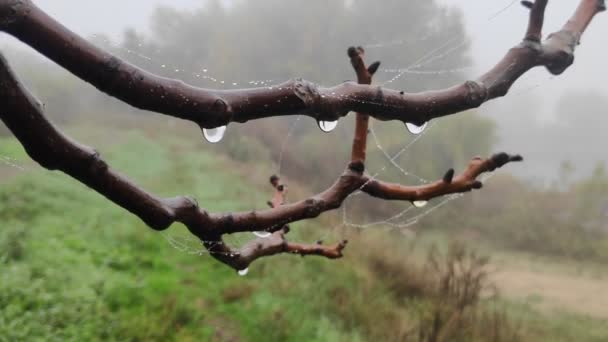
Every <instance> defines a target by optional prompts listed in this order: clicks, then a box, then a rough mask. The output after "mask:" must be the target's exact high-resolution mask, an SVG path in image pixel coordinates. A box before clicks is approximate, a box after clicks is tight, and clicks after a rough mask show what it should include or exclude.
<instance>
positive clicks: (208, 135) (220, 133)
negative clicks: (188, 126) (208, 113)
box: [203, 126, 226, 144]
mask: <svg viewBox="0 0 608 342" xmlns="http://www.w3.org/2000/svg"><path fill="white" fill-rule="evenodd" d="M225 133H226V126H222V127H216V128H203V135H204V136H205V139H207V141H208V142H210V143H212V144H215V143H218V142H220V141H222V139H223V138H224V134H225Z"/></svg>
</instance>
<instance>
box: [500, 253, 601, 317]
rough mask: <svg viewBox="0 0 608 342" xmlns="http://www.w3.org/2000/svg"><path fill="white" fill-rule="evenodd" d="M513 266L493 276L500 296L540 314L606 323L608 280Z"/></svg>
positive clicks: (599, 277)
mask: <svg viewBox="0 0 608 342" xmlns="http://www.w3.org/2000/svg"><path fill="white" fill-rule="evenodd" d="M514 266H515V265H509V264H506V265H500V266H497V267H495V270H494V271H493V272H492V274H493V275H492V280H493V282H494V284H495V285H496V286H497V287H498V289H499V291H500V293H501V295H503V296H505V297H508V298H513V299H519V300H525V301H527V302H530V303H531V304H533V305H535V306H537V307H539V308H541V309H542V310H547V311H554V310H562V311H568V312H572V313H577V314H582V315H588V316H591V317H594V318H600V319H608V276H606V275H595V276H594V275H592V274H585V273H584V272H580V273H579V274H576V273H573V272H570V270H564V272H561V271H558V270H555V269H549V270H539V269H537V268H539V267H530V266H531V265H527V266H528V267H525V266H524V267H517V268H516V267H514ZM533 266H541V265H533Z"/></svg>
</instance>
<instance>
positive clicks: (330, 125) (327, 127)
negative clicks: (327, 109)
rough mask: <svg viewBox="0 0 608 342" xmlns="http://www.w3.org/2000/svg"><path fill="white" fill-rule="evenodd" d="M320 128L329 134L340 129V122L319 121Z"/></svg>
mask: <svg viewBox="0 0 608 342" xmlns="http://www.w3.org/2000/svg"><path fill="white" fill-rule="evenodd" d="M317 124H318V125H319V128H320V129H321V130H322V131H323V132H325V133H329V132H331V131H333V130H334V129H336V127H338V120H336V121H317Z"/></svg>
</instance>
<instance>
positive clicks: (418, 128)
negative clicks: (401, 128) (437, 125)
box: [405, 122, 429, 134]
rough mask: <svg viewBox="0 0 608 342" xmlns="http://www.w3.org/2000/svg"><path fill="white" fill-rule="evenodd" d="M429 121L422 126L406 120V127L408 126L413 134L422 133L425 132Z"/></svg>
mask: <svg viewBox="0 0 608 342" xmlns="http://www.w3.org/2000/svg"><path fill="white" fill-rule="evenodd" d="M428 124H429V123H428V122H425V123H423V124H422V125H421V126H416V125H414V124H413V123H411V122H406V123H405V127H407V130H408V131H410V133H412V134H420V133H422V132H424V130H425V129H426V126H428Z"/></svg>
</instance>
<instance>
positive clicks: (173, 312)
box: [0, 128, 608, 341]
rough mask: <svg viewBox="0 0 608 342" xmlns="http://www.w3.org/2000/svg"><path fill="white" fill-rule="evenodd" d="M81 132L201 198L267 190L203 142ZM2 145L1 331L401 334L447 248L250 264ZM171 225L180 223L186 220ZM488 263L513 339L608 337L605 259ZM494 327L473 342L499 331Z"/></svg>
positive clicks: (356, 242)
mask: <svg viewBox="0 0 608 342" xmlns="http://www.w3.org/2000/svg"><path fill="white" fill-rule="evenodd" d="M71 131H72V133H74V134H75V135H76V136H79V137H86V139H82V140H83V141H85V142H87V143H91V144H95V145H97V147H100V150H101V152H102V154H103V155H104V157H105V158H106V160H107V161H108V162H109V163H110V165H112V166H113V167H114V168H116V169H118V170H120V171H124V172H125V173H126V174H128V175H129V177H131V178H132V179H134V180H136V181H137V182H138V183H140V184H142V185H144V186H145V187H146V188H147V189H148V190H150V191H153V192H155V193H158V194H160V195H163V196H174V195H180V194H185V195H193V196H195V197H196V198H197V199H198V200H199V203H200V204H201V206H202V207H205V208H207V209H209V210H212V211H229V210H243V209H251V208H262V207H263V206H264V203H265V202H266V200H267V197H268V196H269V191H268V190H269V189H268V187H267V185H266V182H267V181H266V179H267V177H268V175H269V172H270V165H269V166H268V167H260V166H256V167H247V168H245V167H244V166H243V165H239V164H236V163H234V162H231V161H229V160H226V159H225V158H222V157H220V156H217V155H214V154H212V153H211V152H210V151H211V150H212V149H210V148H207V146H208V145H202V143H201V142H199V141H191V140H185V139H184V140H180V139H179V138H166V137H159V136H157V135H155V134H153V133H147V134H144V133H140V132H137V131H128V130H125V131H120V130H116V131H114V133H112V136H111V137H107V136H104V133H103V132H99V131H97V130H94V129H87V128H78V129H73V130H71ZM0 156H5V157H10V158H12V159H11V160H13V161H14V163H15V164H17V165H21V166H22V167H23V168H24V170H20V169H17V168H15V167H13V166H9V165H6V164H4V165H3V164H0V222H1V229H0V340H2V341H4V340H6V341H21V340H23V341H37V340H38V341H88V340H104V341H106V340H107V341H114V340H117V341H118V340H120V341H125V340H127V341H166V340H175V341H201V340H203V341H206V340H211V341H368V340H370V341H371V340H385V341H391V340H395V341H398V340H403V339H404V338H405V337H406V336H408V332H411V331H412V329H414V328H416V327H417V326H418V325H419V324H420V322H421V321H423V319H424V316H425V314H426V313H428V312H429V310H427V308H428V307H429V306H430V305H431V304H429V303H431V302H432V301H431V300H430V299H429V298H427V297H425V296H422V295H415V296H411V297H408V295H407V293H408V292H407V291H406V292H403V291H401V290H403V288H404V286H405V285H404V284H407V283H408V282H410V281H411V282H413V281H415V277H416V273H412V271H411V270H416V269H418V270H419V269H420V268H417V267H418V266H416V265H422V264H423V263H424V260H425V255H426V251H427V247H428V246H430V245H433V244H436V245H438V246H440V249H442V248H443V247H442V246H446V245H447V244H448V243H447V241H448V240H449V239H448V238H447V237H446V236H445V235H441V234H439V233H434V234H429V235H424V234H423V235H422V237H421V238H419V240H417V241H414V242H415V243H414V244H415V245H416V247H415V248H413V247H410V246H411V245H412V244H413V242H412V240H408V239H407V238H405V237H401V236H400V235H398V234H391V233H385V232H365V233H360V234H349V238H350V239H351V240H352V243H351V245H350V246H349V248H348V249H347V251H346V253H347V256H346V257H345V258H344V259H343V260H339V261H328V260H324V259H317V258H305V259H301V258H299V257H293V256H280V257H273V258H268V259H265V260H262V261H260V262H257V263H255V264H254V265H252V267H251V269H250V273H249V274H248V275H247V276H245V277H241V276H238V275H237V274H236V273H235V272H234V271H232V270H230V269H228V268H227V267H225V266H223V265H221V264H219V263H217V262H216V261H214V260H213V259H212V258H210V257H208V256H206V255H204V254H203V255H200V256H199V255H192V254H188V253H184V252H181V251H179V250H176V249H175V248H173V247H172V246H171V244H170V243H168V242H167V239H166V236H165V235H163V234H161V233H156V232H153V231H152V230H150V229H148V228H147V227H146V226H145V225H144V224H143V223H142V222H140V221H139V220H138V219H137V218H135V217H133V216H131V215H130V214H129V213H127V212H125V211H123V210H122V209H120V208H118V207H116V206H115V205H113V204H111V203H109V202H108V201H107V200H105V199H104V198H102V197H101V196H99V195H97V194H96V193H94V192H92V191H90V190H88V189H87V188H85V187H84V186H82V185H80V184H79V183H77V182H75V181H74V180H72V179H71V178H69V177H68V176H66V175H64V174H61V173H56V172H54V173H52V172H47V171H44V170H41V169H40V168H38V167H36V166H35V165H34V164H33V163H31V162H30V161H28V158H27V157H26V156H25V155H24V153H23V151H22V149H21V148H20V146H19V145H18V143H16V142H15V141H14V140H13V139H10V138H5V139H2V140H0ZM244 169H246V170H248V172H247V173H246V174H245V173H244V172H243V170H244ZM326 221H327V219H325V220H323V219H322V220H320V221H319V220H317V221H311V222H305V223H298V224H297V225H295V228H296V229H295V232H294V233H293V234H294V238H299V239H303V240H305V241H314V240H316V238H318V236H319V235H320V234H327V233H325V231H326V230H327V229H326V228H324V227H326V225H325V224H324V223H326ZM170 231H171V232H170V233H169V234H171V235H173V236H183V235H184V232H183V231H184V229H183V227H181V226H178V225H175V226H173V227H172V228H171V230H170ZM327 237H328V239H332V238H338V237H340V236H334V233H333V232H331V233H330V234H329V236H327ZM234 240H239V238H238V237H237V238H235V239H234ZM480 249H481V250H482V253H484V254H489V253H488V252H490V251H484V249H483V246H482V247H481V248H480ZM372 260H376V263H374V262H372ZM377 260H380V261H381V263H380V264H378V263H377ZM389 264H390V267H388V265H389ZM379 265H380V266H382V267H385V268H382V269H383V270H384V272H383V273H378V272H379V268H378V266H379ZM488 267H489V268H490V269H491V270H493V271H492V272H490V276H489V277H490V280H494V281H493V282H494V283H495V284H496V285H497V287H498V289H499V293H500V294H501V297H500V298H499V299H492V300H490V299H484V300H483V301H482V302H481V304H480V305H482V306H484V307H492V308H493V311H492V312H497V313H500V314H501V315H503V314H504V315H505V317H506V318H504V320H494V321H492V322H509V324H510V325H512V327H511V328H510V329H511V330H510V331H514V332H516V333H517V338H519V339H521V340H533V341H536V340H541V341H543V340H546V341H572V340H576V341H605V340H606V338H608V323H607V322H606V319H607V318H608V311H606V310H607V309H606V308H607V307H608V305H604V304H606V303H607V298H608V296H606V295H605V294H604V293H602V292H601V290H602V289H605V288H606V286H604V285H608V280H607V278H605V273H604V272H603V271H602V269H601V267H593V266H588V267H587V266H584V267H583V265H580V264H573V265H568V264H565V263H562V262H561V261H559V260H557V261H556V260H544V259H538V258H535V257H534V256H528V255H522V254H514V253H510V252H508V251H500V252H498V253H497V254H496V258H493V259H491V261H490V264H489V266H488ZM577 270H578V271H577ZM398 290H399V291H398ZM400 291H401V292H400ZM475 317H477V316H475ZM480 317H481V316H480ZM505 324H506V323H505ZM483 327H484V326H483V325H480V326H478V327H477V328H476V329H483ZM484 336H486V335H483V334H476V333H471V334H469V335H467V334H463V335H462V337H461V340H488V339H487V336H486V337H484ZM416 338H417V337H416V336H411V335H410V339H412V340H416ZM469 338H470V339H469Z"/></svg>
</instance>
